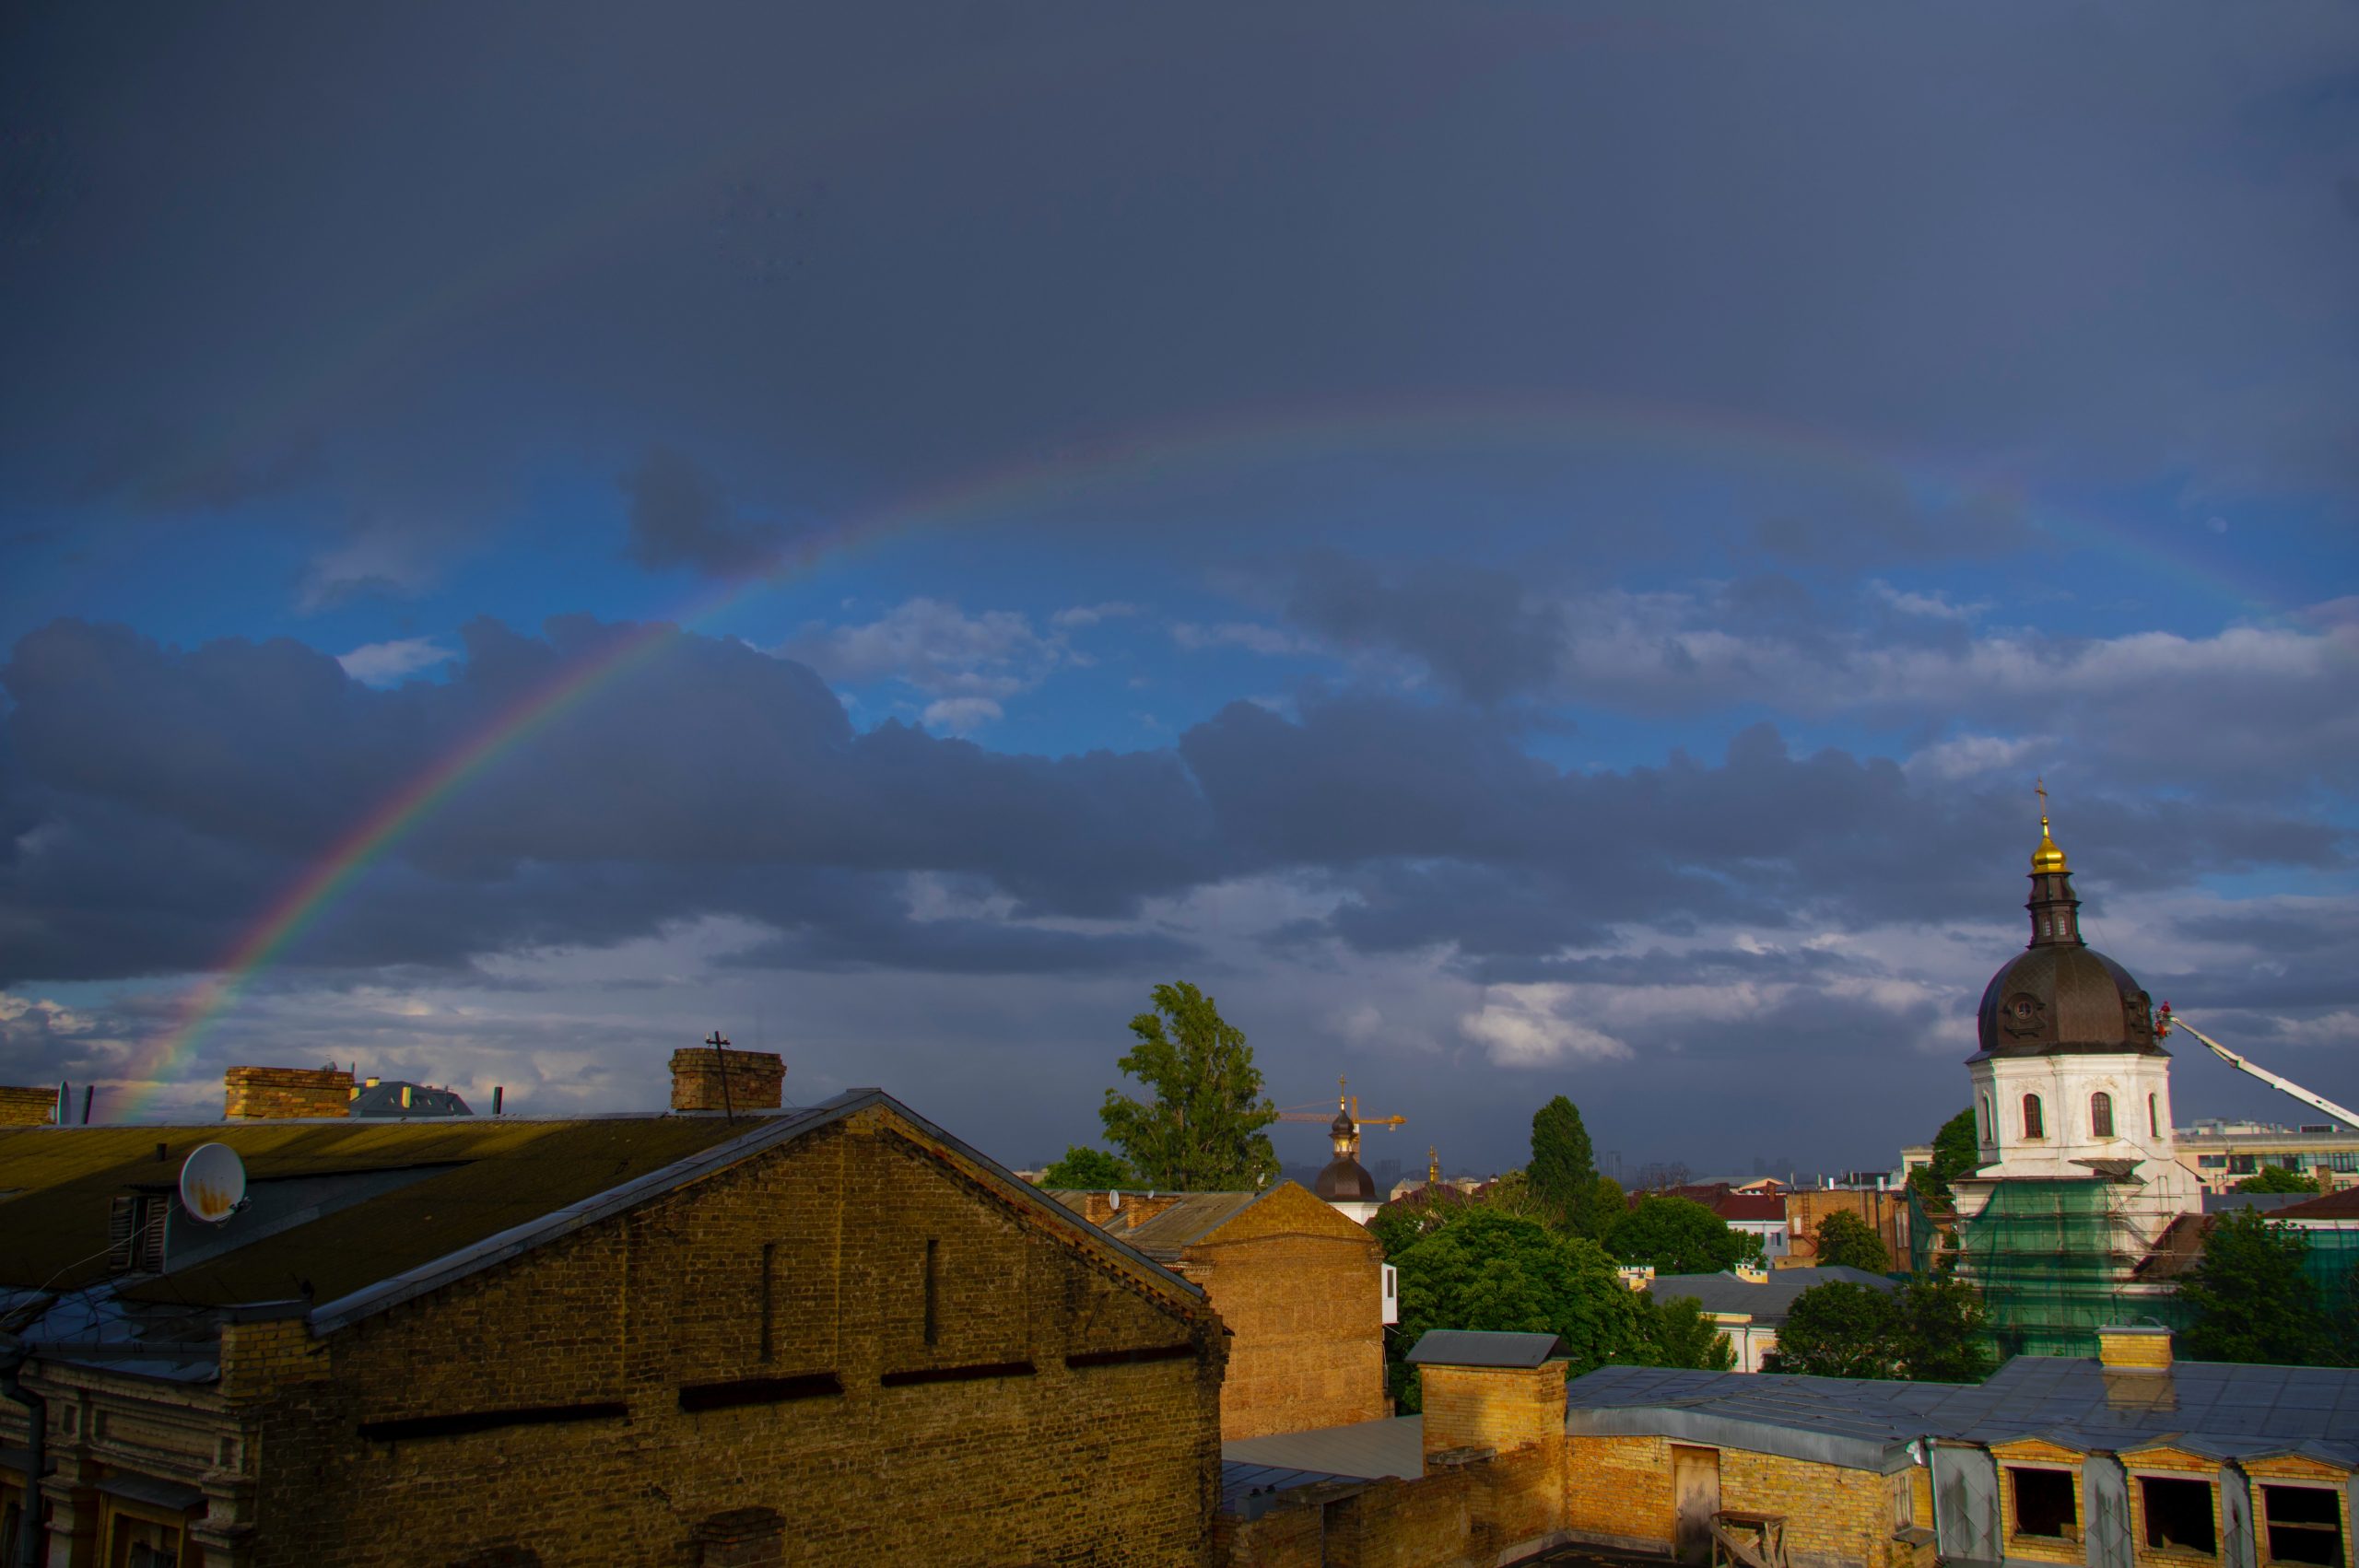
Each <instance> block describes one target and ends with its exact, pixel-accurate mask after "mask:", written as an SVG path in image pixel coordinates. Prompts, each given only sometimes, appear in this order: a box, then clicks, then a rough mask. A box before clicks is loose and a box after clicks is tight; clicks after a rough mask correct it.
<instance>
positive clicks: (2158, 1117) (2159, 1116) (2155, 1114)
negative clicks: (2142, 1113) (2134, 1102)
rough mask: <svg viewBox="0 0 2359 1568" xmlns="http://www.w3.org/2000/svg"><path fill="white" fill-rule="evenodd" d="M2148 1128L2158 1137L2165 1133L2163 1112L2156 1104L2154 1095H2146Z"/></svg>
mask: <svg viewBox="0 0 2359 1568" xmlns="http://www.w3.org/2000/svg"><path fill="white" fill-rule="evenodd" d="M2146 1130H2147V1131H2148V1132H2149V1133H2151V1134H2153V1135H2154V1137H2156V1138H2160V1137H2161V1136H2162V1135H2163V1113H2162V1112H2161V1111H2160V1110H2159V1109H2157V1108H2156V1106H2155V1105H2154V1095H2152V1094H2149V1095H2147V1096H2146Z"/></svg>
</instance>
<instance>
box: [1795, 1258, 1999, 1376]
mask: <svg viewBox="0 0 2359 1568" xmlns="http://www.w3.org/2000/svg"><path fill="white" fill-rule="evenodd" d="M1763 1366H1764V1370H1766V1371H1769V1372H1784V1373H1806V1374H1808V1375H1812V1376H1814V1377H1883V1378H1894V1377H1904V1378H1907V1379H1908V1380H1909V1381H1911V1382H1915V1383H1979V1382H1981V1381H1982V1380H1983V1379H1984V1378H1985V1377H1988V1376H1989V1375H1990V1352H1989V1348H1988V1340H1987V1337H1986V1328H1985V1325H1984V1321H1983V1316H1982V1302H1981V1298H1980V1297H1978V1295H1976V1294H1975V1293H1974V1288H1973V1287H1972V1286H1970V1285H1968V1284H1966V1283H1965V1282H1963V1281H1957V1280H1919V1281H1912V1282H1910V1283H1908V1284H1906V1285H1903V1286H1901V1287H1900V1289H1899V1290H1897V1291H1894V1292H1889V1293H1887V1292H1884V1291H1880V1290H1877V1289H1876V1288H1875V1287H1874V1286H1872V1285H1860V1284H1854V1283H1852V1282H1851V1281H1848V1280H1830V1281H1827V1282H1826V1283H1825V1284H1823V1285H1813V1286H1812V1287H1811V1288H1810V1289H1808V1290H1806V1291H1804V1292H1803V1293H1802V1294H1800V1295H1798V1296H1796V1297H1795V1298H1794V1305H1792V1307H1791V1308H1790V1309H1789V1310H1788V1313H1787V1316H1786V1322H1785V1326H1784V1327H1783V1328H1779V1329H1778V1348H1777V1349H1776V1350H1774V1351H1772V1352H1769V1355H1768V1357H1767V1359H1766V1362H1765V1363H1763Z"/></svg>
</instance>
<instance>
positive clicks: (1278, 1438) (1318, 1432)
mask: <svg viewBox="0 0 2359 1568" xmlns="http://www.w3.org/2000/svg"><path fill="white" fill-rule="evenodd" d="M1220 1457H1221V1461H1222V1464H1223V1467H1224V1469H1225V1468H1226V1466H1228V1465H1232V1464H1236V1465H1254V1466H1261V1467H1264V1468H1267V1469H1278V1470H1299V1471H1303V1472H1305V1473H1307V1474H1312V1475H1321V1476H1343V1477H1346V1478H1349V1479H1352V1480H1380V1479H1382V1478H1383V1477H1385V1476H1414V1475H1421V1474H1423V1473H1424V1472H1425V1468H1426V1421H1425V1417H1423V1416H1393V1417H1391V1418H1389V1419H1387V1420H1384V1421H1364V1422H1356V1423H1354V1424H1353V1425H1350V1426H1323V1427H1320V1428H1317V1429H1315V1430H1313V1431H1310V1432H1282V1433H1277V1434H1275V1435H1274V1436H1270V1437H1245V1438H1239V1439H1238V1440H1237V1441H1235V1442H1231V1443H1224V1444H1222V1445H1220Z"/></svg>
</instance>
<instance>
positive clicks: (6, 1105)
mask: <svg viewBox="0 0 2359 1568" xmlns="http://www.w3.org/2000/svg"><path fill="white" fill-rule="evenodd" d="M56 1119H57V1091H56V1090H55V1089H54V1088H50V1089H19V1088H16V1087H14V1086H12V1085H9V1084H5V1083H0V1127H47V1126H48V1125H49V1124H50V1123H51V1122H53V1121H55V1120H56Z"/></svg>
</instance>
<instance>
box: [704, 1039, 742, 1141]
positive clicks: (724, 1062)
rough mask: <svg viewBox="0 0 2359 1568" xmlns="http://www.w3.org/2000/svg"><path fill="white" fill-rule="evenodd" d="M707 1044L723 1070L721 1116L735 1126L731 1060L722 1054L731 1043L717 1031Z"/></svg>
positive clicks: (735, 1114) (716, 1062)
mask: <svg viewBox="0 0 2359 1568" xmlns="http://www.w3.org/2000/svg"><path fill="white" fill-rule="evenodd" d="M705 1044H706V1045H708V1046H710V1047H712V1059H713V1063H714V1065H715V1066H717V1067H719V1068H720V1069H721V1114H722V1116H723V1117H727V1118H728V1119H729V1121H730V1123H731V1125H733V1126H734V1125H735V1123H736V1120H737V1107H736V1106H734V1105H733V1104H732V1103H731V1101H730V1097H729V1058H728V1057H727V1056H725V1055H723V1054H722V1053H723V1052H725V1051H727V1050H728V1048H729V1042H728V1041H727V1040H725V1039H723V1038H722V1034H721V1031H720V1030H718V1029H715V1030H714V1031H713V1032H712V1038H711V1039H710V1040H707V1041H706V1042H705Z"/></svg>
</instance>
